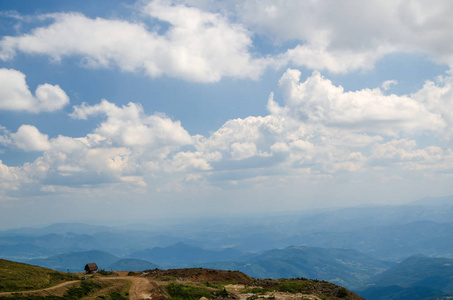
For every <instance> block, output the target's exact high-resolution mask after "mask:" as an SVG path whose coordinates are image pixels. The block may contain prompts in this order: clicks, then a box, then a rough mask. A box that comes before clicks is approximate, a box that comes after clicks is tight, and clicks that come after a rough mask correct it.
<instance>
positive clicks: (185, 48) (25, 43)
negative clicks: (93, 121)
mask: <svg viewBox="0 0 453 300" xmlns="http://www.w3.org/2000/svg"><path fill="white" fill-rule="evenodd" d="M144 11H146V14H147V16H148V17H152V18H155V19H158V20H160V21H163V22H166V23H168V24H169V25H170V26H169V28H168V30H166V31H165V32H164V33H163V34H160V33H158V30H157V29H156V30H155V29H151V30H150V29H148V28H147V27H146V26H145V25H144V24H143V23H130V22H127V21H121V20H108V19H102V18H96V19H90V18H87V17H85V16H84V15H81V14H75V13H64V14H54V15H49V16H47V17H48V18H50V19H52V20H53V22H52V23H51V24H50V25H49V26H47V27H39V28H36V29H34V30H33V31H32V32H31V33H29V34H24V35H22V36H17V37H12V36H7V37H4V38H3V39H2V40H1V41H0V47H1V52H0V58H2V59H4V60H5V59H10V58H12V57H13V56H14V55H15V53H16V51H21V52H25V53H31V54H44V55H49V56H51V57H52V59H53V60H55V61H59V60H61V58H63V57H65V56H74V55H75V56H80V57H82V63H83V64H84V65H86V66H88V67H109V66H118V67H119V68H120V69H122V70H125V71H143V72H145V73H146V74H148V75H149V76H152V77H156V76H162V75H168V76H172V77H178V78H183V79H186V80H189V81H200V82H215V81H218V80H220V79H221V78H222V77H224V76H231V77H238V78H257V77H258V76H259V75H260V73H261V72H262V71H263V68H264V67H265V61H264V60H263V59H254V58H253V57H252V55H251V54H250V53H249V50H248V49H249V48H250V47H251V43H252V42H251V39H250V37H249V35H250V34H249V32H248V31H247V30H246V29H245V28H244V27H242V26H240V25H235V24H231V23H229V22H228V20H227V19H226V18H224V17H222V16H221V15H219V14H214V13H208V12H203V11H201V10H199V9H196V8H191V7H187V6H185V5H169V4H168V3H167V2H164V1H152V2H151V3H149V4H148V5H147V6H146V7H145V9H144Z"/></svg>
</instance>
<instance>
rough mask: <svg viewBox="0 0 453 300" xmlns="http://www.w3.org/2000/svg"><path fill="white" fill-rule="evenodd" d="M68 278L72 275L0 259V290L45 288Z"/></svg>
mask: <svg viewBox="0 0 453 300" xmlns="http://www.w3.org/2000/svg"><path fill="white" fill-rule="evenodd" d="M66 280H71V277H70V275H68V274H65V273H61V272H57V271H54V270H49V269H46V268H41V267H37V266H32V265H27V264H22V263H17V262H12V261H8V260H3V259H0V292H13V291H26V290H36V289H43V288H47V287H50V286H53V285H56V284H58V283H60V282H63V281H66Z"/></svg>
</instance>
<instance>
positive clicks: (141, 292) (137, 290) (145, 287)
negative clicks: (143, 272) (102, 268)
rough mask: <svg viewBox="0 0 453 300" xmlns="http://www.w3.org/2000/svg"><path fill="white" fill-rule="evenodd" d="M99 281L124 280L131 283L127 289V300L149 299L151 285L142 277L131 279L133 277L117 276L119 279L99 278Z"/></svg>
mask: <svg viewBox="0 0 453 300" xmlns="http://www.w3.org/2000/svg"><path fill="white" fill-rule="evenodd" d="M99 279H101V280H118V279H124V280H129V281H131V282H132V285H131V288H130V289H129V299H130V300H143V299H151V298H150V297H151V292H150V291H151V290H152V289H153V285H152V284H151V282H149V280H148V279H146V278H143V277H133V276H119V277H101V278H99Z"/></svg>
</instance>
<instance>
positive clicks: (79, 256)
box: [30, 250, 119, 272]
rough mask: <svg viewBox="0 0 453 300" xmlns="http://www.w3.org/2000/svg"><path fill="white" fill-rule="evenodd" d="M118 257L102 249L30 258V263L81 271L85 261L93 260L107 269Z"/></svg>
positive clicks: (101, 267) (100, 267) (55, 268)
mask: <svg viewBox="0 0 453 300" xmlns="http://www.w3.org/2000/svg"><path fill="white" fill-rule="evenodd" d="M118 260H119V257H117V256H115V255H112V254H110V253H107V252H104V251H98V250H93V251H85V252H74V253H68V254H60V255H56V256H52V257H49V258H45V259H32V260H30V264H33V265H38V266H41V267H46V268H49V269H54V270H58V271H68V270H69V272H83V271H84V267H85V265H86V264H87V263H92V262H95V263H96V264H97V265H98V267H99V269H107V267H108V266H110V265H111V264H113V263H114V262H116V261H118Z"/></svg>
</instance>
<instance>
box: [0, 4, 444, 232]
mask: <svg viewBox="0 0 453 300" xmlns="http://www.w3.org/2000/svg"><path fill="white" fill-rule="evenodd" d="M452 15H453V2H451V1H448V0H433V1H429V2H427V1H416V0H414V1H395V0H370V1H351V0H340V1H339V0H325V1H311V0H310V1H309V0H306V1H305V0H304V1H300V0H281V1H274V0H260V1H258V0H240V1H235V0H229V1H211V0H187V1H166V0H154V1H145V0H144V1H112V0H98V1H91V0H90V1H88V0H81V1H72V0H71V1H69V0H46V1H44V0H36V1H25V0H17V1H8V0H0V229H2V228H11V227H18V226H35V225H39V224H48V223H52V222H73V221H91V222H98V223H103V222H105V223H107V222H110V223H115V222H132V221H138V220H151V219H158V218H165V217H173V218H175V217H176V218H179V217H181V218H190V217H195V218H196V217H201V216H223V215H234V214H245V215H246V214H250V213H266V212H277V211H278V212H282V211H295V210H304V209H312V208H325V207H345V206H346V207H347V206H354V205H389V204H401V203H408V202H410V201H413V200H417V199H419V198H423V197H429V196H430V197H436V196H446V195H451V194H453V185H452V184H451V183H452V182H453V153H452V147H453V142H452V138H453V129H452V125H453V71H452V67H453V18H451V16H452Z"/></svg>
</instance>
